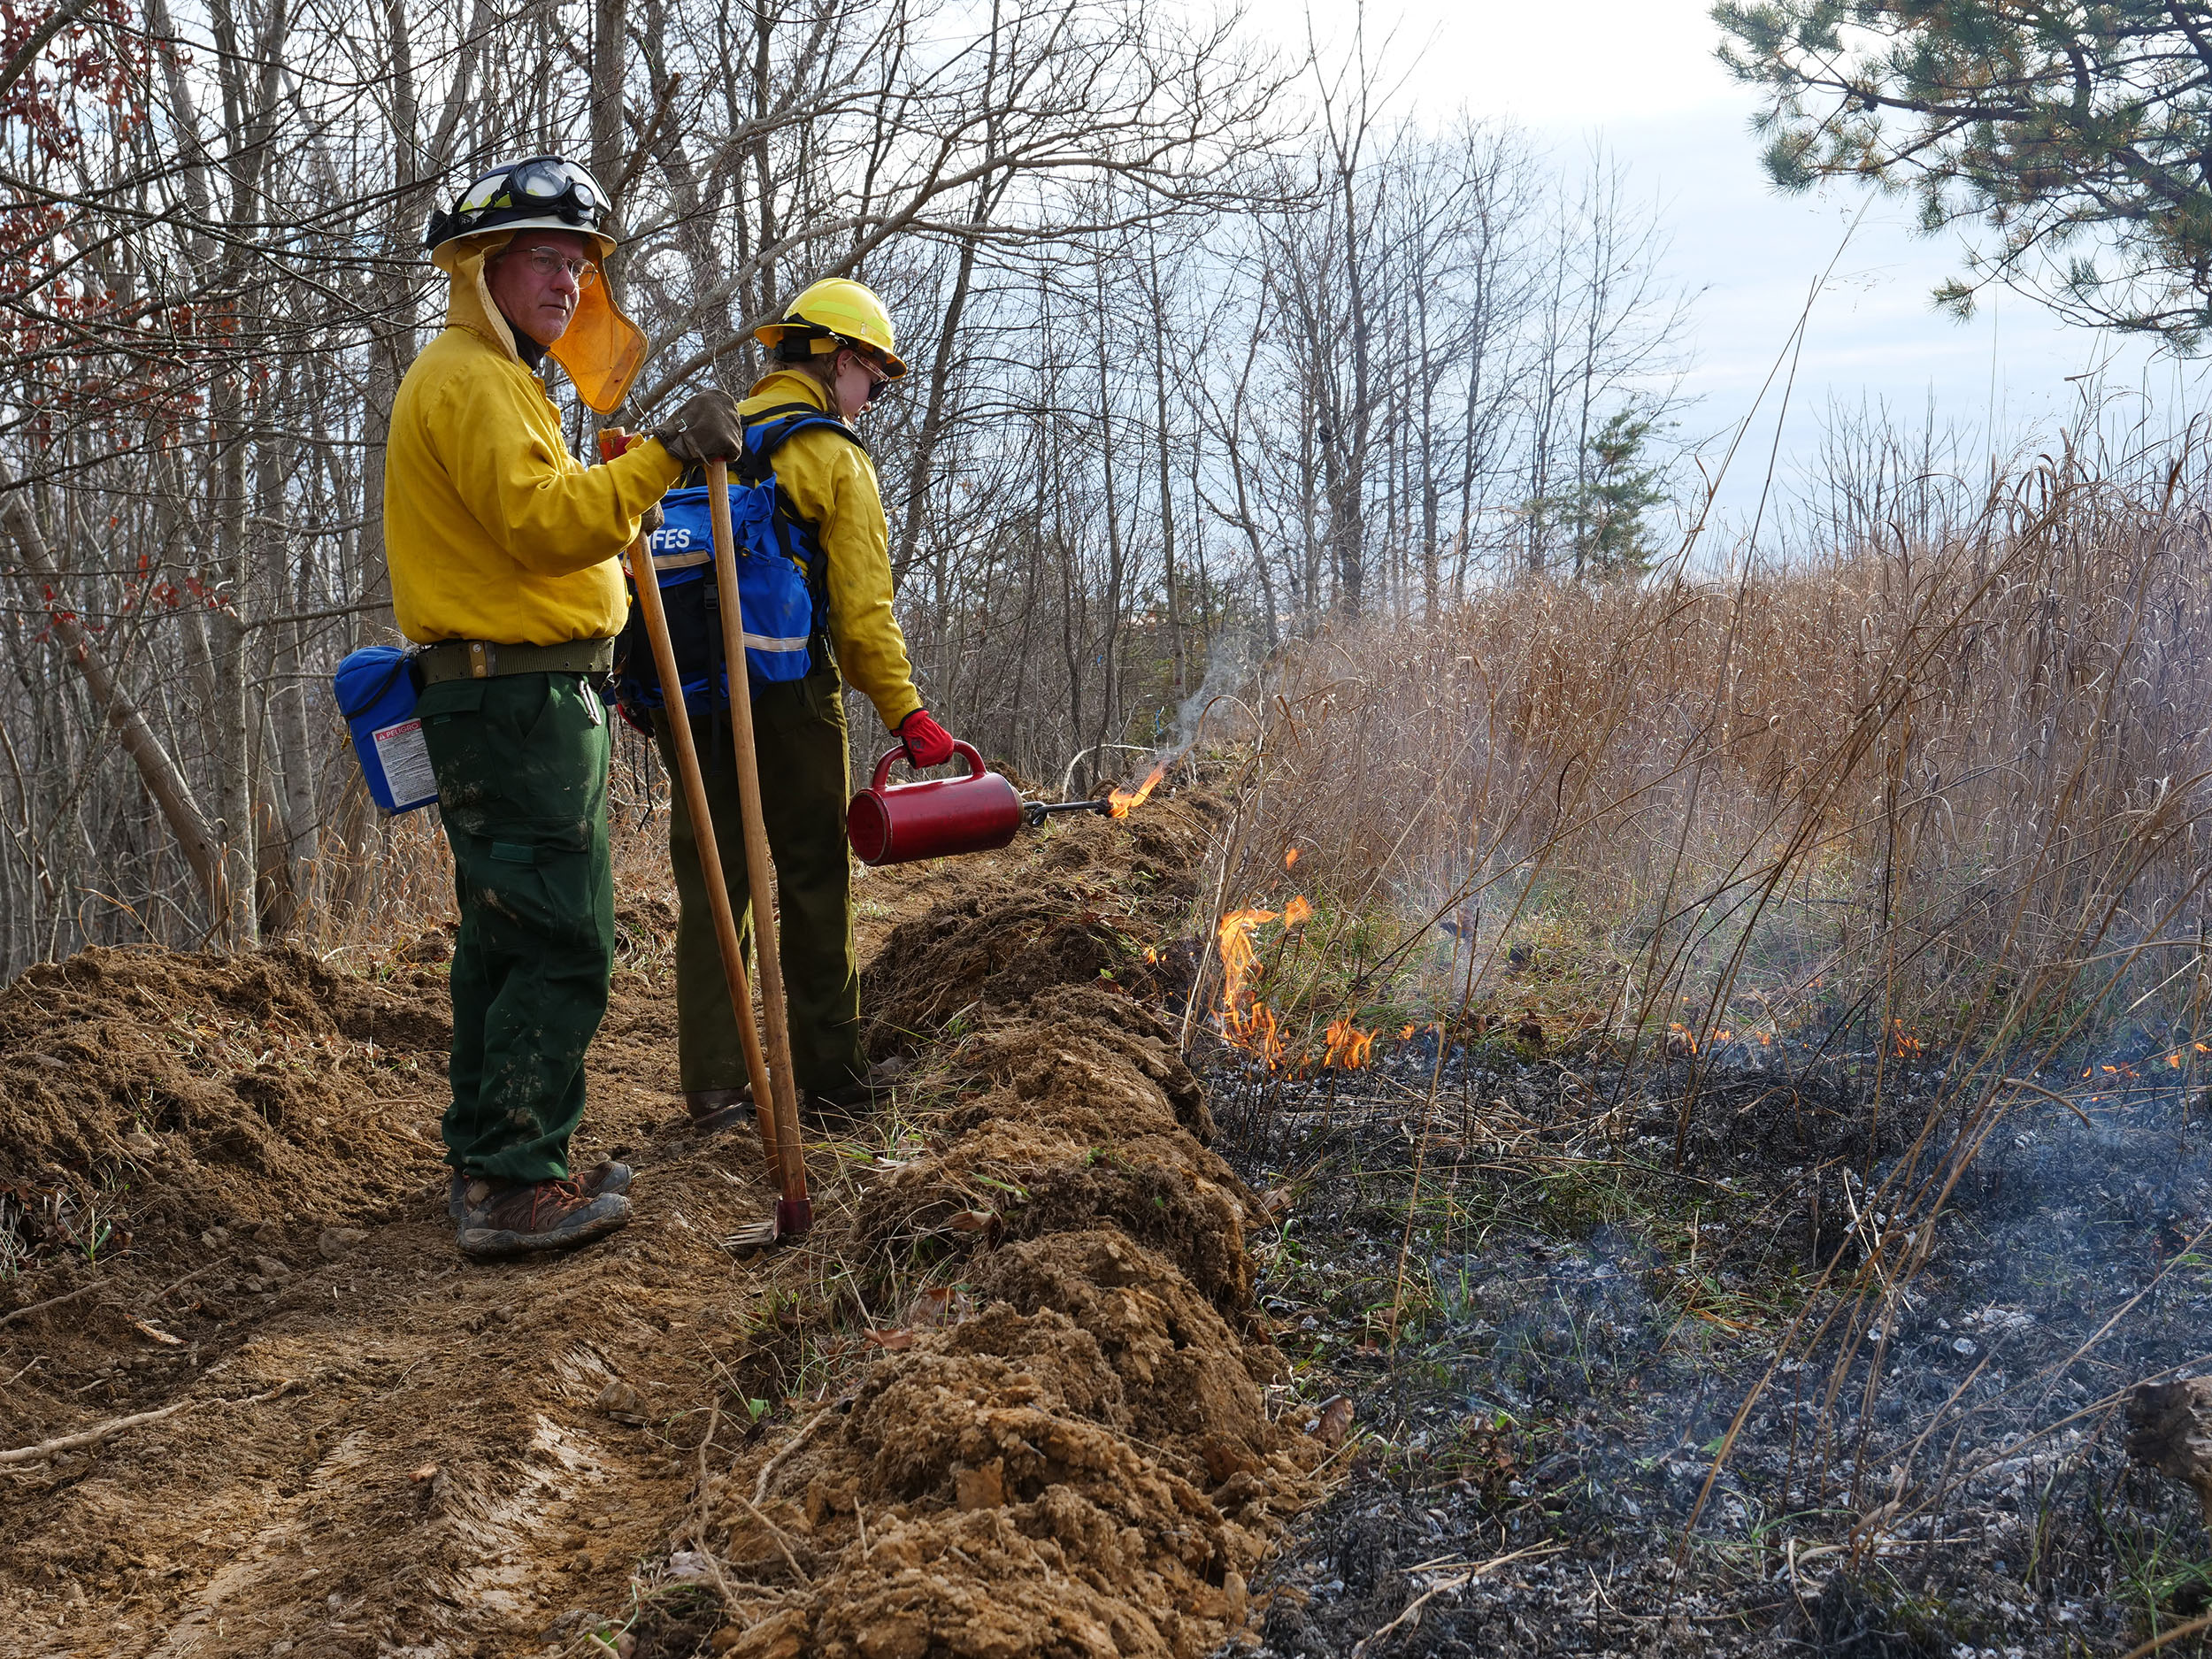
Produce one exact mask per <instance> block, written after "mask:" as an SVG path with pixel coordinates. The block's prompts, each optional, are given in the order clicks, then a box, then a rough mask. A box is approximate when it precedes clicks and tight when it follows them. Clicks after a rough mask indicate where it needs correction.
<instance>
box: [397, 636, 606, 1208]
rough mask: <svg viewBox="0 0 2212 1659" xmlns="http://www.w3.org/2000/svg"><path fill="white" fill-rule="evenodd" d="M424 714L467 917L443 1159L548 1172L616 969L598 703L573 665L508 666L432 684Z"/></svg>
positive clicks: (457, 970)
mask: <svg viewBox="0 0 2212 1659" xmlns="http://www.w3.org/2000/svg"><path fill="white" fill-rule="evenodd" d="M418 713H419V716H420V718H422V721H423V734H424V737H425V739H426V741H427V742H428V744H429V748H430V758H431V764H432V766H433V767H434V770H435V771H436V773H437V778H438V799H439V805H440V809H441V815H442V818H444V821H445V831H446V840H447V842H448V844H449V846H450V847H451V848H452V849H453V864H454V886H455V892H456V895H457V899H458V901H459V904H460V911H461V929H460V937H459V939H458V941H457V943H456V945H455V949H454V955H453V964H452V968H451V987H452V997H453V1056H452V1063H451V1070H450V1078H451V1082H452V1088H453V1099H452V1103H451V1105H450V1106H449V1108H448V1110H447V1112H446V1116H445V1121H444V1125H443V1130H444V1136H445V1143H446V1148H447V1162H448V1163H449V1164H452V1165H453V1166H454V1167H455V1168H456V1169H461V1170H467V1171H473V1172H477V1173H481V1174H485V1175H490V1176H494V1177H495V1178H498V1179H505V1180H517V1181H536V1180H548V1179H560V1178H562V1177H565V1175H566V1174H567V1173H568V1143H569V1139H570V1137H571V1136H572V1135H573V1134H574V1133H575V1131H576V1125H577V1124H578V1123H579V1122H580V1120H581V1119H582V1117H583V1113H584V1094H585V1086H584V1052H585V1050H586V1048H588V1047H589V1046H590V1043H591V1040H592V1037H593V1035H594V1033H596V1032H597V1030H598V1028H599V1022H600V1020H601V1018H603V1016H604V1014H605V1012H606V1007H607V993H608V987H609V986H610V984H611V979H612V975H613V966H614V880H613V870H612V864H611V859H610V857H609V851H608V843H607V766H608V761H609V757H610V755H611V748H610V743H609V738H608V733H607V727H606V721H605V714H604V710H603V709H602V708H601V707H600V706H599V703H598V698H597V694H596V693H595V692H594V691H593V690H591V689H590V688H589V687H587V686H586V685H585V684H584V683H583V682H582V680H580V678H579V677H578V676H576V675H573V674H517V675H507V676H502V677H499V678H497V679H493V680H455V681H445V682H442V683H441V684H439V685H435V686H433V687H429V688H428V689H427V690H426V691H425V693H424V694H423V697H422V701H421V703H419V706H418Z"/></svg>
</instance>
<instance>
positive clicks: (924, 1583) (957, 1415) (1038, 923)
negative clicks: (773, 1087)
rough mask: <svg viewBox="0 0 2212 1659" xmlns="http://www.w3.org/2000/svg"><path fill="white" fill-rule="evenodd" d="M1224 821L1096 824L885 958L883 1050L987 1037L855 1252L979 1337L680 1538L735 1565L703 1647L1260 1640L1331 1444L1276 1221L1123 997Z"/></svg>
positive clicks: (829, 1426)
mask: <svg viewBox="0 0 2212 1659" xmlns="http://www.w3.org/2000/svg"><path fill="white" fill-rule="evenodd" d="M1212 822H1213V818H1212V813H1211V810H1210V807H1208V806H1203V805H1199V804H1196V803H1189V802H1179V803H1171V804H1170V805H1168V806H1167V807H1165V808H1164V809H1163V810H1161V811H1160V813H1159V815H1158V817H1157V818H1153V819H1146V818H1139V819H1136V820H1134V821H1133V822H1132V823H1130V824H1128V825H1118V824H1110V823H1098V824H1094V825H1086V826H1076V829H1075V832H1074V833H1071V834H1069V835H1067V836H1065V837H1064V838H1062V839H1056V840H1055V841H1052V842H1049V843H1048V844H1047V845H1046V846H1045V847H1044V848H1042V849H1041V851H1040V853H1039V854H1038V855H1037V856H1036V857H1035V858H1034V859H1033V861H1032V863H1031V864H1030V866H1029V869H1028V870H1027V871H1025V872H1022V873H1023V874H1024V875H1025V876H1027V877H1028V878H1029V879H1026V880H1019V881H1008V882H1005V883H1004V884H1003V885H1002V886H1001V887H998V888H996V889H995V890H994V891H992V892H987V893H981V894H973V893H972V894H969V895H963V896H962V897H960V898H958V899H956V900H955V901H953V902H949V903H946V904H944V905H941V906H940V907H939V908H938V909H937V910H935V911H933V913H931V914H929V915H926V916H923V917H919V918H914V919H913V920H911V921H910V922H908V923H906V924H905V925H904V926H902V927H901V928H900V929H899V930H898V931H897V932H896V933H894V935H893V937H892V940H891V941H890V943H889V945H888V946H887V949H886V950H885V951H884V953H883V955H882V956H880V957H879V959H878V962H877V964H876V967H875V970H874V972H873V973H872V977H871V981H870V983H871V987H872V994H873V996H874V998H875V999H876V1001H875V1004H874V1005H875V1006H876V1007H877V1009H878V1010H879V1014H880V1015H881V1016H882V1018H881V1021H880V1023H879V1028H878V1029H879V1033H885V1032H888V1033H889V1037H888V1040H887V1046H893V1047H895V1046H899V1044H901V1043H902V1042H910V1041H913V1039H914V1038H915V1036H916V1035H917V1034H918V1033H926V1032H929V1031H932V1030H933V1029H935V1028H937V1027H938V1026H940V1025H943V1024H944V1023H945V1022H946V1021H947V1020H948V1019H949V1017H950V1016H952V1015H953V1014H955V1013H959V1014H961V1015H963V1016H964V1017H965V1018H967V1019H969V1020H971V1021H972V1024H973V1029H972V1032H971V1033H969V1034H968V1035H966V1036H965V1037H964V1039H963V1040H962V1041H960V1042H959V1043H958V1044H957V1045H956V1047H954V1048H952V1049H951V1051H950V1052H949V1054H947V1055H945V1056H942V1057H941V1062H940V1063H941V1064H942V1065H943V1066H944V1067H945V1069H946V1071H947V1072H948V1074H949V1076H948V1081H949V1083H950V1085H951V1086H952V1089H951V1094H952V1098H951V1099H950V1100H949V1102H947V1103H946V1104H944V1105H942V1106H941V1108H940V1109H939V1110H937V1111H936V1112H935V1113H934V1114H933V1116H931V1117H929V1118H926V1120H925V1121H924V1123H923V1125H922V1127H923V1130H924V1133H926V1149H925V1150H923V1151H922V1152H921V1153H920V1154H919V1156H913V1157H910V1158H908V1159H906V1160H904V1161H902V1162H901V1163H900V1164H898V1165H897V1167H895V1168H893V1169H891V1170H889V1171H887V1173H886V1174H885V1175H884V1176H883V1178H882V1179H879V1180H878V1181H877V1182H876V1183H875V1184H874V1186H873V1187H871V1188H870V1189H869V1190H867V1191H866V1192H865V1193H864V1194H863V1195H862V1197H861V1199H860V1202H859V1204H858V1206H857V1209H856V1213H855V1217H854V1233H855V1242H856V1245H857V1246H858V1247H860V1248H863V1249H864V1250H865V1251H866V1252H867V1253H868V1254H869V1256H870V1257H871V1259H872V1261H873V1263H875V1264H876V1265H877V1267H878V1269H879V1271H887V1272H891V1273H893V1274H895V1273H896V1272H897V1271H899V1270H901V1269H904V1270H906V1271H916V1270H918V1271H924V1272H926V1273H933V1274H935V1275H936V1276H937V1277H939V1278H945V1277H948V1276H949V1275H951V1274H955V1273H956V1274H957V1275H958V1278H959V1281H960V1287H961V1289H962V1290H963V1291H964V1295H963V1296H962V1298H961V1301H960V1305H963V1306H970V1307H976V1308H979V1309H980V1310H981V1311H980V1312H978V1313H976V1314H975V1315H974V1316H973V1317H969V1318H966V1319H964V1320H961V1321H959V1322H958V1323H956V1324H954V1325H951V1326H950V1327H949V1328H947V1329H941V1330H935V1331H930V1332H927V1333H924V1334H921V1335H919V1336H917V1337H914V1338H913V1339H912V1340H911V1342H910V1346H907V1347H905V1348H902V1349H901V1350H900V1351H895V1352H893V1353H891V1354H888V1355H887V1356H885V1357H883V1358H882V1359H880V1360H879V1361H877V1362H876V1363H874V1364H873V1365H872V1368H871V1369H870V1370H869V1371H868V1372H867V1373H866V1375H865V1377H864V1379H863V1380H862V1381H861V1383H860V1384H859V1386H858V1387H857V1388H856V1390H855V1391H854V1392H853V1393H852V1394H850V1395H849V1397H848V1398H847V1399H846V1400H845V1401H843V1402H840V1403H839V1404H838V1405H836V1406H834V1407H833V1408H832V1409H829V1410H828V1411H826V1412H825V1413H823V1414H822V1416H820V1417H818V1418H816V1419H815V1420H814V1422H813V1423H811V1424H810V1425H809V1426H808V1427H807V1429H806V1430H804V1431H803V1432H802V1434H801V1436H800V1438H799V1439H798V1440H796V1441H792V1442H786V1443H785V1446H784V1447H783V1448H782V1449H781V1450H780V1451H777V1452H776V1453H775V1454H774V1455H772V1456H768V1455H757V1456H755V1457H753V1458H751V1459H749V1460H744V1461H741V1463H740V1465H739V1466H738V1467H737V1468H736V1469H735V1470H733V1471H732V1472H731V1473H730V1474H729V1475H728V1476H726V1477H725V1478H723V1479H720V1480H719V1481H718V1482H716V1483H715V1484H714V1485H712V1486H710V1491H709V1495H708V1502H707V1503H706V1505H705V1506H704V1513H703V1518H702V1519H701V1520H700V1521H699V1522H698V1523H696V1524H695V1526H694V1528H693V1530H692V1531H691V1532H690V1534H689V1536H690V1538H691V1540H692V1541H693V1542H694V1543H695V1544H696V1545H697V1546H699V1547H702V1548H704V1549H706V1550H707V1551H709V1552H710V1553H713V1554H715V1555H718V1556H722V1557H725V1558H726V1559H727V1560H728V1562H729V1563H730V1569H731V1570H730V1571H729V1572H728V1574H727V1575H726V1576H727V1578H729V1579H730V1580H732V1586H731V1593H732V1595H733V1604H732V1607H731V1612H732V1614H733V1617H732V1620H731V1623H730V1624H729V1625H728V1626H726V1628H725V1629H724V1630H723V1631H722V1632H720V1633H719V1634H718V1635H717V1636H716V1638H715V1641H716V1643H717V1648H716V1650H717V1651H718V1652H728V1653H732V1654H736V1655H744V1656H746V1659H790V1656H793V1655H799V1654H822V1655H833V1656H837V1659H846V1656H849V1655H851V1656H856V1655H867V1656H868V1659H898V1656H902V1655H912V1656H913V1659H922V1656H923V1655H979V1656H980V1655H1034V1654H1047V1655H1101V1656H1103V1655H1199V1654H1203V1653H1207V1652H1210V1651H1211V1650H1212V1649H1213V1648H1214V1647H1217V1645H1218V1644H1219V1643H1220V1642H1221V1641H1222V1640H1223V1639H1224V1638H1225V1636H1226V1635H1227V1634H1228V1633H1229V1632H1231V1631H1233V1630H1234V1629H1236V1628H1238V1627H1239V1626H1240V1624H1241V1623H1242V1621H1243V1620H1244V1617H1245V1614H1246V1610H1247V1603H1246V1594H1245V1582H1246V1578H1247V1576H1248V1574H1249V1573H1251V1572H1252V1571H1254V1569H1255V1568H1256V1566H1257V1565H1258V1564H1259V1563H1260V1562H1261V1561H1262V1560H1263V1559H1264V1557H1265V1556H1266V1555H1267V1554H1268V1553H1269V1551H1270V1549H1271V1548H1272V1546H1273V1544H1274V1542H1275V1540H1277V1538H1278V1537H1279V1535H1280V1532H1281V1530H1282V1526H1283V1517H1284V1516H1286V1514H1288V1513H1289V1512H1291V1511H1293V1510H1294V1509H1297V1508H1299V1507H1302V1505H1303V1503H1304V1502H1307V1501H1308V1500H1309V1498H1310V1495H1311V1491H1312V1486H1311V1480H1310V1471H1311V1470H1312V1469H1313V1468H1314V1466H1315V1464H1316V1463H1317V1461H1318V1459H1319V1456H1320V1448H1319V1446H1318V1444H1317V1442H1315V1441H1313V1440H1309V1439H1307V1438H1306V1437H1305V1436H1304V1435H1302V1434H1301V1433H1298V1432H1294V1431H1293V1430H1291V1429H1290V1428H1288V1427H1286V1426H1285V1425H1280V1424H1279V1423H1277V1422H1276V1421H1274V1420H1273V1419H1272V1418H1271V1417H1270V1415H1269V1411H1268V1408H1267V1398H1266V1394H1265V1392H1264V1388H1263V1385H1264V1384H1265V1383H1267V1382H1269V1381H1271V1380H1274V1379H1276V1378H1277V1377H1278V1376H1279V1374H1280V1372H1281V1369H1282V1359H1281V1356H1280V1355H1279V1353H1278V1352H1277V1351H1276V1350H1275V1349H1274V1348H1272V1347H1271V1346H1270V1345H1269V1344H1268V1343H1267V1341H1266V1339H1265V1338H1264V1336H1263V1334H1260V1328H1259V1326H1258V1324H1257V1322H1256V1320H1254V1319H1253V1318H1252V1317H1250V1316H1251V1286H1252V1276H1251V1266H1250V1263H1249V1261H1248V1258H1247V1256H1246V1255H1245V1251H1244V1230H1245V1227H1246V1225H1248V1219H1249V1218H1251V1217H1256V1216H1257V1214H1258V1210H1257V1203H1256V1199H1254V1197H1253V1195H1252V1194H1251V1193H1250V1192H1249V1191H1248V1189H1247V1188H1246V1187H1245V1186H1244V1184H1243V1182H1242V1181H1241V1180H1240V1179H1238V1177H1237V1176H1236V1174H1235V1173H1234V1172H1233V1171H1232V1170H1231V1169H1230V1168H1229V1167H1228V1165H1227V1164H1224V1163H1223V1162H1222V1160H1221V1159H1220V1158H1219V1157H1218V1156H1217V1155H1216V1154H1215V1153H1213V1152H1212V1151H1211V1150H1210V1149H1209V1147H1208V1145H1207V1142H1209V1141H1211V1140H1212V1138H1213V1122H1212V1118H1211V1117H1210V1114H1209V1112H1208V1111H1207V1109H1206V1103H1205V1100H1204V1096H1203V1094H1202V1091H1201V1089H1200V1088H1199V1086H1198V1084H1197V1082H1196V1080H1195V1079H1194V1078H1193V1077H1192V1075H1191V1073H1190V1071H1189V1070H1188V1068H1187V1067H1186V1066H1185V1065H1184V1064H1183V1062H1182V1059H1181V1056H1180V1055H1179V1052H1178V1050H1177V1044H1176V1032H1175V1030H1174V1028H1173V1027H1172V1026H1171V1025H1170V1024H1169V1023H1168V1022H1167V1020H1165V1019H1164V1018H1162V1017H1161V1016H1160V1014H1158V1013H1157V1012H1156V1011H1155V1010H1152V1009H1151V1008H1149V1007H1148V1006H1146V1005H1145V1004H1144V1003H1143V1002H1140V1001H1138V1000H1135V999H1134V998H1133V996H1132V995H1130V987H1129V982H1128V980H1127V979H1124V977H1123V976H1124V975H1125V974H1128V975H1129V976H1130V978H1131V979H1141V970H1142V965H1143V963H1142V957H1143V953H1144V951H1145V949H1146V947H1147V945H1148V944H1150V945H1151V946H1152V947H1153V949H1154V950H1155V953H1156V950H1157V946H1158V943H1159V941H1163V940H1164V939H1166V938H1167V937H1169V936H1170V934H1171V931H1172V929H1173V928H1174V927H1175V926H1178V925H1179V923H1180V922H1182V921H1183V920H1184V919H1185V918H1186V911H1187V905H1188V902H1189V898H1190V895H1192V894H1193V893H1194V891H1195V878H1196V874H1197V871H1198V867H1199V864H1200V863H1201V861H1202V859H1203V856H1204V855H1205V851H1206V848H1207V844H1208V843H1207V833H1208V831H1209V829H1210V826H1211V824H1212ZM1140 988H1141V987H1140ZM962 1252H967V1254H965V1255H962ZM902 1334H904V1333H902ZM755 1586H757V1588H756V1587H755Z"/></svg>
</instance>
